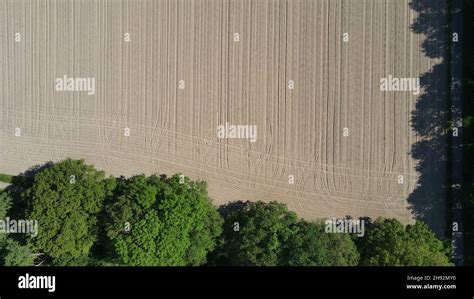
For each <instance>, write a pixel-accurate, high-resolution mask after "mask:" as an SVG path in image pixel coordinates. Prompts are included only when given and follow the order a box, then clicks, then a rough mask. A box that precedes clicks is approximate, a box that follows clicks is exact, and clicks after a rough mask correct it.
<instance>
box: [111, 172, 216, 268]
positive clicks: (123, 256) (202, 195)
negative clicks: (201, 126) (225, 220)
mask: <svg viewBox="0 0 474 299" xmlns="http://www.w3.org/2000/svg"><path fill="white" fill-rule="evenodd" d="M106 212H107V214H108V217H109V225H108V226H107V228H106V230H107V235H108V237H109V238H110V241H111V242H112V243H113V247H114V249H115V254H116V257H117V258H118V260H119V263H122V264H125V265H160V266H163V265H165V266H168V265H177V266H184V265H201V264H204V263H205V262H206V257H207V254H208V252H209V251H211V250H213V249H214V247H215V244H216V240H217V237H218V236H219V235H220V233H221V230H222V229H221V224H222V218H221V217H220V215H219V214H218V212H217V211H216V209H215V208H214V207H213V205H212V203H211V202H210V200H209V198H208V195H207V187H206V184H205V183H204V182H193V181H191V180H190V179H189V178H188V177H182V178H180V177H179V175H174V176H172V177H170V178H166V177H164V176H162V177H157V176H150V177H146V176H144V175H139V176H135V177H132V178H129V179H126V178H120V179H119V180H118V183H117V188H116V190H115V196H114V202H112V203H111V204H110V205H108V206H107V208H106Z"/></svg>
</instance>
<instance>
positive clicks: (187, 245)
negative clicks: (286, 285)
mask: <svg viewBox="0 0 474 299" xmlns="http://www.w3.org/2000/svg"><path fill="white" fill-rule="evenodd" d="M7 216H8V217H10V218H11V219H30V220H37V221H38V228H39V230H38V232H37V235H36V236H35V237H33V236H32V235H28V234H8V235H6V234H0V261H1V262H2V263H3V264H4V265H7V266H15V265H23V266H25V265H33V264H35V265H38V264H42V265H101V266H105V265H126V266H197V265H232V266H346V265H347V266H355V265H451V262H450V258H449V254H450V250H449V246H447V244H446V243H444V242H442V241H440V240H438V239H437V238H436V237H435V235H434V234H433V232H432V231H431V230H430V229H429V228H428V227H427V226H426V225H425V224H423V223H422V222H417V223H416V224H415V225H409V226H406V227H405V226H403V225H402V224H401V223H400V222H398V221H397V220H394V219H378V220H376V221H373V222H372V221H371V222H370V223H369V225H368V226H367V225H366V227H365V235H364V237H357V236H355V235H352V234H347V233H326V232H325V226H324V224H323V223H320V222H308V221H305V220H303V219H299V218H298V217H297V215H296V214H295V213H294V212H291V211H288V209H287V207H286V206H285V205H284V204H282V203H277V202H270V203H264V202H241V201H238V202H232V203H229V204H227V205H224V206H221V207H219V208H216V207H215V206H214V205H213V204H212V203H211V201H210V199H209V196H208V194H207V187H206V183H205V182H194V181H191V180H190V179H189V178H187V177H183V176H180V175H174V176H172V177H166V176H155V175H152V176H145V175H138V176H134V177H131V178H125V177H119V178H114V177H106V176H105V173H104V172H103V171H98V170H96V169H95V168H94V167H93V166H91V165H87V164H85V163H84V161H82V160H71V159H68V160H64V161H61V162H58V163H49V164H46V165H43V166H41V167H36V168H33V169H31V170H29V171H27V172H26V173H23V174H20V175H18V176H15V177H14V178H13V179H12V184H11V185H10V186H9V187H8V188H7V189H6V190H4V191H3V192H2V193H1V194H0V219H5V217H7Z"/></svg>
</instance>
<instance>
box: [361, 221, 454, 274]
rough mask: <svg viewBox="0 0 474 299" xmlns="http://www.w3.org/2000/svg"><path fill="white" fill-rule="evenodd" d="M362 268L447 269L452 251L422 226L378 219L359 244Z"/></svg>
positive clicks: (370, 226) (417, 223)
mask: <svg viewBox="0 0 474 299" xmlns="http://www.w3.org/2000/svg"><path fill="white" fill-rule="evenodd" d="M359 247H360V252H361V265H366V266H432V265H439V266H448V265H452V264H451V262H450V261H449V257H448V254H449V251H448V249H447V248H446V247H447V246H445V245H444V244H443V242H442V241H440V240H438V239H437V238H436V236H435V235H434V233H433V232H432V231H431V230H430V229H429V228H428V226H427V225H426V224H424V223H422V222H416V224H415V225H408V226H406V227H404V226H403V225H402V224H401V223H400V222H399V221H398V220H396V219H382V218H379V219H377V220H376V221H375V222H374V223H372V224H371V225H369V227H368V228H367V229H366V235H365V237H364V238H362V239H360V240H359Z"/></svg>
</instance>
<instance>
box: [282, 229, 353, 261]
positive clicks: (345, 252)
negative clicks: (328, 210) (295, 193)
mask: <svg viewBox="0 0 474 299" xmlns="http://www.w3.org/2000/svg"><path fill="white" fill-rule="evenodd" d="M324 228H325V227H324V224H322V223H312V222H307V221H304V220H301V221H299V222H298V223H296V224H295V225H294V226H293V229H292V231H293V233H292V234H291V235H290V238H289V239H288V241H287V242H286V243H285V244H284V246H283V247H284V250H283V253H282V256H281V259H280V263H279V264H280V265H283V266H356V265H357V264H358V262H359V252H358V250H357V247H356V245H355V243H354V241H353V240H352V238H351V236H350V235H349V234H347V233H326V232H325V229H324Z"/></svg>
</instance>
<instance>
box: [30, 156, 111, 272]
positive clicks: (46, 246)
mask: <svg viewBox="0 0 474 299" xmlns="http://www.w3.org/2000/svg"><path fill="white" fill-rule="evenodd" d="M114 187H115V181H114V179H105V174H104V172H103V171H97V170H96V169H94V167H93V166H90V165H86V164H84V161H83V160H71V159H68V160H64V161H62V162H59V163H56V164H53V165H51V166H50V167H46V168H44V169H42V170H41V171H39V172H38V173H36V174H35V176H34V179H33V182H32V184H31V186H30V187H28V188H27V189H26V190H25V191H24V192H22V194H21V197H22V200H23V201H24V202H25V204H26V218H27V219H34V220H37V221H38V227H39V233H38V236H37V237H34V238H29V239H28V243H29V244H30V245H31V247H32V248H33V249H34V250H35V251H38V252H40V253H44V254H45V255H46V257H47V258H49V259H50V260H51V263H52V264H56V265H69V264H72V265H76V264H77V263H78V261H80V260H84V259H86V257H87V256H88V255H89V251H90V249H91V247H92V245H93V244H94V242H95V241H96V240H97V233H98V229H97V221H98V219H97V217H98V215H99V213H100V212H101V210H102V209H103V203H104V199H105V198H106V196H107V195H109V194H110V193H111V192H112V190H113V189H114Z"/></svg>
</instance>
